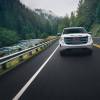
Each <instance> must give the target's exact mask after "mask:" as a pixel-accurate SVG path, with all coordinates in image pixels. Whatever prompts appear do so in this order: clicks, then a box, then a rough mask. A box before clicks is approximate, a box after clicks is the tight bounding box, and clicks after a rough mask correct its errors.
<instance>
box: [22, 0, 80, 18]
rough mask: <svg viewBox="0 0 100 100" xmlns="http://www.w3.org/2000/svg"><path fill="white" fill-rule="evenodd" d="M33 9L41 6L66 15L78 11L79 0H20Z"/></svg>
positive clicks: (57, 13)
mask: <svg viewBox="0 0 100 100" xmlns="http://www.w3.org/2000/svg"><path fill="white" fill-rule="evenodd" d="M20 1H21V2H22V3H23V4H25V5H26V6H28V7H29V8H31V9H35V8H39V9H40V8H41V9H46V10H51V11H53V12H54V13H55V14H56V15H58V16H65V15H69V16H70V14H71V12H72V11H76V10H77V7H78V3H79V0H20Z"/></svg>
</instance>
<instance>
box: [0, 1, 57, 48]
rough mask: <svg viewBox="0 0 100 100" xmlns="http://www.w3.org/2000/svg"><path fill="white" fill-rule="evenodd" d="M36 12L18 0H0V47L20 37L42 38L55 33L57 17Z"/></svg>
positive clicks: (14, 41)
mask: <svg viewBox="0 0 100 100" xmlns="http://www.w3.org/2000/svg"><path fill="white" fill-rule="evenodd" d="M44 15H45V14H44V13H41V14H37V13H36V12H35V11H32V10H30V9H29V8H27V7H26V6H25V5H23V4H22V3H21V2H20V0H0V47H2V46H6V45H7V46H8V45H11V44H13V43H16V42H17V41H19V40H20V39H31V38H44V37H46V36H48V35H52V34H56V33H57V28H58V20H59V18H58V17H56V16H52V15H48V19H47V18H45V16H44Z"/></svg>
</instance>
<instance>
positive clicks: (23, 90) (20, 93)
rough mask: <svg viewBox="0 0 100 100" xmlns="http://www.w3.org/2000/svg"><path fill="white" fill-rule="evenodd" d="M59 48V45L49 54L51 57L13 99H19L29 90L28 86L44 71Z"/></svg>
mask: <svg viewBox="0 0 100 100" xmlns="http://www.w3.org/2000/svg"><path fill="white" fill-rule="evenodd" d="M58 48H59V45H58V46H57V48H56V49H55V50H54V52H53V53H52V54H51V55H50V56H49V58H48V59H47V60H46V61H45V62H44V63H43V64H42V66H41V67H40V68H39V69H38V70H37V72H36V73H35V74H34V75H33V76H32V77H31V78H30V79H29V81H28V82H27V83H26V84H25V85H24V86H23V87H22V89H21V90H20V91H19V92H18V94H17V95H16V96H15V97H14V98H13V99H12V100H19V98H20V97H21V96H22V95H23V93H24V92H25V91H26V90H27V88H28V87H29V86H30V84H31V83H32V82H33V81H34V80H35V79H36V77H37V76H38V74H39V73H40V72H41V71H42V69H43V68H44V67H45V65H46V64H47V63H48V62H49V60H50V59H51V58H52V56H53V55H54V53H55V52H56V51H57V49H58Z"/></svg>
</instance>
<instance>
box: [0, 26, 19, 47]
mask: <svg viewBox="0 0 100 100" xmlns="http://www.w3.org/2000/svg"><path fill="white" fill-rule="evenodd" d="M18 40H19V38H18V36H17V34H16V32H14V31H10V30H7V29H4V28H0V47H2V46H8V45H11V44H13V43H16V42H17V41H18Z"/></svg>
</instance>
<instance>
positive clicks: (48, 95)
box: [0, 38, 100, 100]
mask: <svg viewBox="0 0 100 100" xmlns="http://www.w3.org/2000/svg"><path fill="white" fill-rule="evenodd" d="M94 43H95V44H98V46H96V47H95V46H94V48H93V55H92V56H89V55H84V54H83V55H77V56H76V55H71V56H67V55H66V56H64V57H61V56H60V54H59V47H58V42H56V43H54V44H53V45H52V46H51V47H49V48H48V49H47V50H45V51H43V52H42V53H41V54H39V55H38V56H36V57H34V58H33V59H31V60H29V61H27V62H25V63H22V64H20V65H18V66H17V67H16V68H15V69H13V70H12V71H10V72H8V73H6V74H5V75H3V76H1V77H0V100H17V99H18V98H19V97H20V98H19V100H100V48H99V45H100V38H94ZM32 78H33V79H32ZM31 79H32V80H31Z"/></svg>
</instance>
